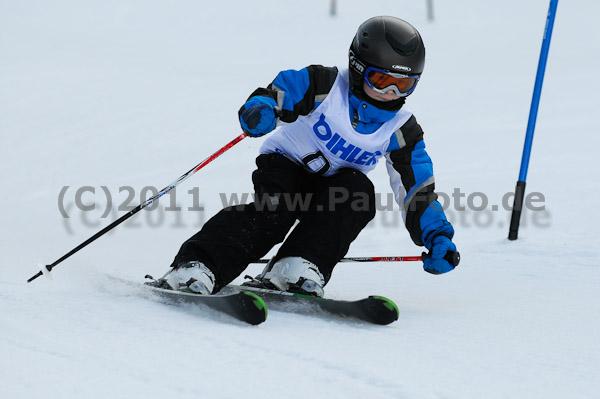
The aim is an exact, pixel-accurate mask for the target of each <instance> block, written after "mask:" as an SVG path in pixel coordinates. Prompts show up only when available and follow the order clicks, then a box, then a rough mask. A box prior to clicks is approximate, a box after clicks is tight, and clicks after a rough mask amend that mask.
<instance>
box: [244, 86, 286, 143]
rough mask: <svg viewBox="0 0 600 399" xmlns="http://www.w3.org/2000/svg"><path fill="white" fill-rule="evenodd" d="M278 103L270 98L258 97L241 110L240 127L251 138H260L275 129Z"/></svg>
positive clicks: (249, 101) (253, 98)
mask: <svg viewBox="0 0 600 399" xmlns="http://www.w3.org/2000/svg"><path fill="white" fill-rule="evenodd" d="M276 106H277V103H276V102H275V100H273V99H272V98H269V97H262V96H256V97H252V98H251V99H250V100H248V101H247V102H246V104H244V106H243V107H242V108H241V109H240V112H239V115H240V125H242V130H243V131H244V132H246V134H247V135H248V136H250V137H260V136H264V135H265V134H267V133H269V132H271V131H272V130H273V129H275V125H276V123H277V115H275V107H276Z"/></svg>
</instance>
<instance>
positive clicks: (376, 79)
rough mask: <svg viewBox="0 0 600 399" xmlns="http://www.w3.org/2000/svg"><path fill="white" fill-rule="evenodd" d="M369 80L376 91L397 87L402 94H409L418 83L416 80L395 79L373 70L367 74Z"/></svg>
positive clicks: (406, 78) (408, 78) (407, 78)
mask: <svg viewBox="0 0 600 399" xmlns="http://www.w3.org/2000/svg"><path fill="white" fill-rule="evenodd" d="M367 80H368V81H369V83H370V84H371V85H372V86H373V87H374V88H376V89H379V90H384V89H387V88H389V87H390V86H396V87H397V88H398V90H399V91H400V92H401V93H407V92H409V91H410V90H411V89H412V88H413V87H414V86H415V84H416V82H417V79H416V78H411V77H395V76H393V75H390V74H387V73H383V72H378V71H373V70H371V71H368V72H367Z"/></svg>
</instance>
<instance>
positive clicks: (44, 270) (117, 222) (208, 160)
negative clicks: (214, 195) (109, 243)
mask: <svg viewBox="0 0 600 399" xmlns="http://www.w3.org/2000/svg"><path fill="white" fill-rule="evenodd" d="M246 137H247V136H246V133H242V134H240V135H239V136H237V137H236V138H235V139H233V140H231V141H230V142H229V143H227V144H226V145H225V146H223V147H222V148H221V149H219V150H218V151H217V152H215V153H214V154H212V155H211V156H210V157H208V158H206V159H205V160H204V161H202V162H200V163H199V164H198V165H196V166H194V167H193V168H192V169H190V170H189V171H187V172H186V173H185V174H183V175H181V176H180V177H179V178H178V179H177V180H175V181H174V182H173V183H171V184H169V185H168V186H167V187H165V188H163V189H162V190H160V192H159V193H158V194H156V195H155V196H153V197H152V198H150V199H148V200H146V201H145V202H142V203H141V204H139V205H138V206H136V207H135V208H134V209H132V210H131V211H129V212H127V213H126V214H125V215H123V216H121V217H120V218H118V219H117V220H115V221H114V222H112V223H111V224H109V225H108V226H106V227H105V228H103V229H102V230H100V231H99V232H97V233H96V234H94V235H93V236H91V237H90V238H88V239H87V240H85V241H84V242H82V243H81V244H79V245H78V246H76V247H75V248H73V249H72V250H71V251H69V252H68V253H66V254H65V255H63V256H62V257H61V258H60V259H58V260H56V261H55V262H54V263H51V264H49V265H42V266H41V269H42V270H41V271H39V272H38V273H37V274H35V275H34V276H32V277H31V278H29V280H27V282H28V283H30V282H32V281H33V280H35V279H36V278H38V277H40V276H41V275H42V274H48V275H49V273H50V271H52V269H53V268H54V267H55V266H56V265H58V264H59V263H61V262H62V261H64V260H65V259H67V258H69V257H70V256H71V255H73V254H74V253H76V252H78V251H79V250H80V249H82V248H84V247H86V246H87V245H89V244H90V243H92V242H93V241H95V240H96V239H98V238H100V237H102V236H103V235H104V234H106V233H108V232H109V231H110V230H112V229H114V228H115V227H117V226H118V225H120V224H121V223H123V222H124V221H126V220H127V219H129V218H130V217H132V216H133V215H135V214H136V213H138V212H139V211H141V210H142V209H144V208H145V207H147V206H149V205H152V203H154V201H158V199H159V198H160V197H162V196H163V195H165V194H166V193H168V192H169V191H171V190H172V189H174V188H175V187H177V186H178V185H179V183H181V182H182V181H184V180H186V179H187V178H188V177H190V176H191V175H193V174H194V173H196V172H197V171H199V170H200V169H202V168H203V167H205V166H206V165H208V164H209V163H211V162H212V161H214V160H215V159H216V158H217V157H219V156H220V155H221V154H223V153H224V152H225V151H227V150H228V149H230V148H231V147H233V146H234V145H236V144H237V143H239V142H240V141H242V140H243V139H244V138H246Z"/></svg>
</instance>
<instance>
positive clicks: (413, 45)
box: [385, 32, 419, 57]
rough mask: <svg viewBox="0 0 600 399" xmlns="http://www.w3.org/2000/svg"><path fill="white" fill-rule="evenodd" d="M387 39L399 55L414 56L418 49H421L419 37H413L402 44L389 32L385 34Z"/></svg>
mask: <svg viewBox="0 0 600 399" xmlns="http://www.w3.org/2000/svg"><path fill="white" fill-rule="evenodd" d="M385 38H386V39H387V41H388V43H389V44H390V46H392V48H393V49H394V50H395V51H396V52H397V53H398V54H400V55H403V56H406V57H408V56H410V55H412V54H413V53H414V52H415V51H416V50H417V47H419V38H418V37H417V36H413V37H411V38H410V39H409V40H408V42H406V43H401V42H400V41H399V40H398V39H396V38H395V37H394V36H392V35H390V34H389V33H388V32H386V33H385Z"/></svg>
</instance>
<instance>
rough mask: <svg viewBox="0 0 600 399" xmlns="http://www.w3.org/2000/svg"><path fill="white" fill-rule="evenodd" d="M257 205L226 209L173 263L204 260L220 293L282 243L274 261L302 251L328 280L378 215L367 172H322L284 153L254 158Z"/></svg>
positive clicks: (213, 218) (348, 170) (184, 247)
mask: <svg viewBox="0 0 600 399" xmlns="http://www.w3.org/2000/svg"><path fill="white" fill-rule="evenodd" d="M256 165H257V167H258V169H257V170H255V171H254V172H253V174H252V181H253V183H254V190H255V198H254V202H253V203H250V204H246V205H238V206H231V207H227V208H224V209H223V210H221V211H220V212H219V213H217V214H216V215H215V216H213V217H212V218H211V219H210V220H209V221H208V222H206V223H205V224H204V226H203V227H202V230H200V231H199V232H198V233H196V234H195V235H194V236H192V237H191V238H190V239H188V240H187V241H186V242H184V243H183V245H182V246H181V249H180V250H179V253H178V254H177V256H176V257H175V260H174V261H173V264H172V265H171V266H173V267H174V266H177V265H178V264H180V263H183V262H188V261H192V260H198V261H201V262H203V263H204V264H205V265H206V266H207V267H208V268H209V269H211V271H212V272H213V273H214V275H215V278H216V287H215V292H217V291H218V290H220V289H221V288H222V287H224V286H226V285H227V284H229V283H230V282H231V281H232V280H233V279H235V278H236V277H237V276H239V275H240V274H241V273H242V272H243V271H244V269H246V267H247V266H248V264H250V263H252V262H253V261H256V260H258V259H260V258H261V257H263V256H265V255H266V254H267V252H269V251H270V250H271V249H272V248H273V247H274V246H275V245H276V244H279V243H280V242H282V241H284V239H285V238H286V235H287V234H288V233H289V232H290V229H292V227H294V224H295V222H296V220H298V221H299V223H298V224H297V225H296V226H295V227H294V229H293V230H292V231H291V233H289V236H288V237H287V239H285V242H284V243H283V245H282V246H281V247H280V249H279V251H278V252H277V254H276V255H275V258H274V260H277V259H281V258H284V257H288V256H299V257H302V258H305V259H307V260H309V261H311V262H313V263H314V264H315V265H317V267H318V268H319V270H320V271H321V273H323V275H324V277H325V281H326V282H327V281H329V278H330V277H331V273H332V271H333V268H334V267H335V265H336V264H337V262H339V260H340V259H341V258H343V257H344V255H346V253H347V252H348V248H349V247H350V244H351V243H352V241H354V239H356V237H357V236H358V233H360V231H361V230H362V229H363V228H364V227H365V226H366V225H367V224H368V223H369V221H371V219H373V218H374V217H375V191H374V187H373V184H372V183H371V181H370V180H369V179H368V178H367V176H365V175H364V174H363V173H362V172H360V171H357V170H354V169H340V170H339V171H338V172H337V173H336V174H335V175H332V176H328V177H324V176H320V175H317V174H314V173H311V172H308V171H307V170H305V169H304V168H303V167H301V166H299V165H297V164H295V163H294V162H292V161H290V160H289V159H287V158H286V157H284V156H282V155H279V154H263V155H260V156H259V157H258V158H257V159H256Z"/></svg>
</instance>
